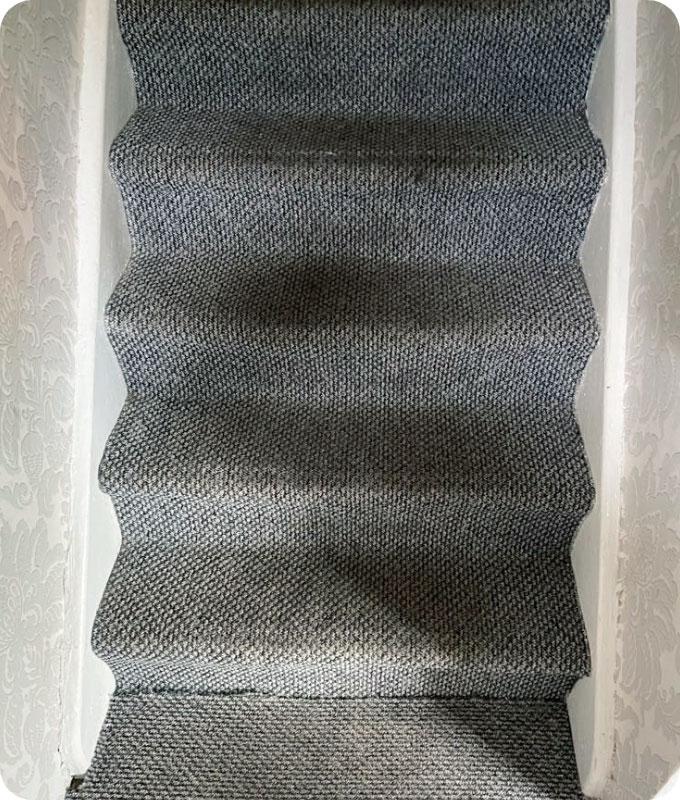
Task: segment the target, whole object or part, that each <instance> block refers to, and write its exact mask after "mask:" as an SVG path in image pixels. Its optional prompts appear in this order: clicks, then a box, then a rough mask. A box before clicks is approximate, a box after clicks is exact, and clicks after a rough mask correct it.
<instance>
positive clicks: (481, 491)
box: [100, 392, 592, 515]
mask: <svg viewBox="0 0 680 800" xmlns="http://www.w3.org/2000/svg"><path fill="white" fill-rule="evenodd" d="M376 408H379V409H380V413H379V414H378V413H376ZM100 482H101V484H102V487H103V488H104V489H105V490H106V491H108V492H109V493H111V494H114V495H117V494H120V493H125V492H137V493H146V494H160V495H166V496H167V495H182V496H189V497H195V498H210V499H213V500H216V501H225V502H229V501H231V500H233V499H235V498H239V497H245V496H249V497H252V498H253V499H255V500H257V499H261V500H262V501H265V500H266V499H270V500H274V501H280V502H283V501H285V500H289V501H291V500H292V501H296V500H297V501H298V502H299V503H300V505H301V506H308V505H309V504H310V503H311V504H312V505H314V504H315V503H318V502H323V501H331V500H338V499H339V500H341V501H342V500H346V501H348V502H350V503H351V502H358V501H359V500H360V499H361V498H376V500H377V501H380V502H388V501H391V502H396V501H398V500H399V499H400V498H402V499H404V498H412V499H415V500H418V501H420V502H422V503H425V504H427V503H436V502H438V501H442V500H444V501H445V502H450V501H451V500H454V501H455V498H456V497H460V498H465V497H467V500H468V502H470V501H471V500H472V499H473V498H477V499H482V500H484V499H486V501H487V502H488V503H498V504H501V505H505V506H506V507H507V506H509V507H515V508H516V509H517V510H518V511H519V510H520V509H521V508H523V507H529V508H535V509H541V508H543V509H552V510H554V511H556V512H560V511H561V512H563V513H564V514H567V515H568V514H571V515H574V514H576V515H578V514H583V513H585V512H586V511H587V510H588V508H589V507H590V503H591V500H592V493H591V484H590V477H589V471H588V466H587V463H586V459H585V454H584V451H583V444H582V441H581V438H580V433H579V430H578V426H577V424H576V420H575V418H574V415H573V411H572V409H571V408H567V409H564V408H563V407H562V406H561V405H558V406H557V407H556V408H551V407H550V406H549V405H548V404H546V403H545V402H544V401H543V398H542V396H541V395H538V396H537V397H536V398H535V399H534V402H533V404H531V405H530V404H529V403H528V401H527V398H526V396H522V395H520V396H519V398H518V399H517V400H516V401H513V398H512V396H511V395H509V393H507V392H506V393H505V394H503V393H502V392H499V393H498V394H492V395H491V397H489V398H486V399H484V392H482V393H481V395H478V396H473V397H472V398H471V397H470V395H467V398H465V397H464V398H463V399H462V400H461V401H459V403H458V404H457V405H456V404H453V403H451V402H449V403H444V404H442V405H439V404H437V403H436V401H435V402H433V403H432V404H431V405H430V406H429V407H420V408H418V407H416V408H410V407H408V406H401V407H399V406H397V407H395V408H389V407H384V406H382V407H381V405H380V402H379V400H378V404H377V405H368V406H367V407H365V408H362V407H361V406H359V407H355V408H352V407H348V406H346V405H344V404H339V405H334V404H333V403H332V402H331V401H329V402H327V403H326V404H325V405H321V406H318V407H317V406H314V405H310V404H307V405H304V404H297V403H293V404H290V403H284V402H279V401H274V402H272V401H270V400H268V399H266V398H265V399H258V398H255V399H252V398H243V397H238V396H235V397H234V398H233V399H232V400H231V401H228V400H227V401H225V400H218V401H216V402H212V403H211V402H209V400H206V401H205V402H203V403H186V404H182V403H179V402H177V401H174V402H166V401H164V400H157V399H153V398H140V397H135V396H133V395H132V396H129V397H128V400H127V401H126V404H125V407H124V409H123V411H122V413H121V415H120V418H119V420H118V422H117V424H116V426H115V428H114V431H113V433H112V434H111V437H110V439H109V442H108V444H107V446H106V450H105V453H104V456H103V459H102V464H101V467H100Z"/></svg>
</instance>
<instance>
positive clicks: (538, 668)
mask: <svg viewBox="0 0 680 800" xmlns="http://www.w3.org/2000/svg"><path fill="white" fill-rule="evenodd" d="M607 10H608V9H607V2H606V0H566V2H560V3H553V2H547V1H546V2H536V0H531V2H529V0H476V2H464V1H462V0H460V1H459V2H439V1H438V0H431V1H430V2H423V3H414V2H401V1H398V0H382V1H378V0H375V1H373V2H353V1H352V0H345V1H344V2H292V0H291V2H284V1H283V0H280V1H279V2H268V1H267V2H266V1H265V0H258V1H257V2H256V1H254V0H253V1H250V2H249V1H248V0H241V2H229V1H228V0H200V1H199V0H119V12H120V22H121V27H122V30H123V34H124V38H125V40H126V43H127V45H128V49H129V51H130V55H131V58H132V62H133V67H134V71H135V78H136V84H137V90H138V97H139V110H138V112H137V113H136V114H135V115H134V117H133V118H132V119H131V120H130V122H129V124H128V125H127V126H126V128H125V129H124V131H123V132H122V133H121V135H120V137H119V138H118V139H117V141H116V143H115V144H114V147H113V150H112V154H111V165H112V171H113V173H114V175H115V177H116V179H117V181H118V183H119V185H120V187H121V191H122V195H123V200H124V203H125V208H126V212H127V216H128V221H129V225H130V231H131V235H132V242H133V253H132V258H131V261H130V264H129V265H128V268H127V270H126V272H125V274H124V276H123V278H122V280H121V281H120V283H119V285H118V287H117V288H116V290H115V292H114V294H113V296H112V297H111V300H110V302H109V304H108V308H107V326H108V331H109V334H110V337H111V341H112V343H113V346H114V349H115V351H116V354H117V356H118V359H119V361H120V364H121V367H122V370H123V373H124V376H125V379H126V381H127V384H128V387H129V392H130V393H129V396H128V400H127V403H126V406H125V408H124V409H123V412H122V414H121V417H120V420H119V422H118V424H117V425H116V428H115V430H114V432H113V434H112V436H111V438H110V441H109V443H108V446H107V448H106V452H105V455H104V458H103V461H102V465H101V472H100V475H101V482H102V486H103V488H104V489H105V490H106V491H108V492H109V493H110V494H111V496H112V498H113V501H114V505H115V507H116V511H117V513H118V517H119V520H120V524H121V530H122V535H123V543H122V547H121V552H120V556H119V558H118V561H117V563H116V566H115V567H114V571H113V574H112V576H111V579H110V581H109V585H108V587H107V591H106V593H105V596H104V599H103V602H102V605H101V608H100V610H99V613H98V616H97V620H96V623H95V630H94V634H93V642H94V647H95V650H96V652H97V653H99V654H100V655H101V656H102V658H104V659H105V661H106V662H107V663H108V664H109V665H110V666H111V667H112V669H113V671H114V673H115V676H116V680H117V694H116V696H115V698H114V700H113V704H112V708H111V712H110V715H109V718H108V720H107V723H106V725H105V729H104V732H103V734H102V739H101V742H100V745H99V748H98V751H97V755H96V757H95V761H94V764H93V767H92V769H91V771H90V773H88V776H87V777H86V779H85V782H84V783H83V785H82V786H81V787H80V789H78V790H77V792H75V793H76V794H77V795H84V796H86V797H92V798H102V800H106V799H107V798H117V797H131V798H134V797H142V796H143V797H150V796H151V797H175V796H176V797H210V798H213V797H230V798H250V797H253V798H254V797H281V798H284V797H286V798H288V797H298V798H313V797H350V796H352V797H376V798H383V797H384V798H388V797H451V798H464V797H465V798H469V797H480V798H484V797H489V798H497V797H498V798H500V797H504V798H505V797H510V798H512V797H518V798H519V797H521V798H532V799H533V798H560V799H561V798H575V797H578V789H577V787H576V783H575V773H574V764H573V754H572V752H571V744H570V741H569V732H568V724H567V723H566V722H565V720H566V716H565V715H566V712H565V708H564V697H565V695H566V693H567V692H568V691H569V689H570V688H571V686H572V685H573V683H574V682H575V681H576V680H577V679H578V678H579V677H580V676H582V675H584V674H586V673H587V671H588V668H589V655H588V646H587V642H586V638H585V634H584V629H583V623H582V619H581V615H580V611H579V607H578V599H577V596H576V590H575V584H574V577H573V573H572V568H571V563H570V546H571V542H572V539H573V536H574V533H575V531H576V529H577V527H578V525H579V523H580V521H581V520H582V518H583V516H584V515H585V514H586V513H587V511H588V509H589V507H590V505H591V503H592V498H593V490H592V485H591V480H590V474H589V469H588V465H587V461H586V458H585V454H584V452H583V445H582V441H581V437H580V433H579V430H578V426H577V423H576V420H575V416H574V409H573V400H574V392H575V390H576V386H577V384H578V381H579V379H580V376H581V374H582V371H583V368H584V366H585V364H586V362H587V359H588V357H589V355H590V353H591V351H592V349H593V347H594V346H595V343H596V341H597V337H598V325H597V320H596V317H595V313H594V311H593V308H592V304H591V302H590V299H589V296H588V292H587V289H586V286H585V283H584V280H583V276H582V272H581V267H580V264H579V258H578V254H579V247H580V245H581V242H582V239H583V236H584V234H585V230H586V226H587V223H588V220H589V216H590V211H591V207H592V203H593V201H594V198H595V195H596V193H597V190H598V187H599V185H600V182H601V180H602V175H603V172H604V155H603V151H602V147H601V145H600V143H599V142H598V141H597V139H596V138H595V137H594V135H593V134H592V132H591V131H590V128H589V126H588V122H587V119H586V116H585V92H586V88H587V84H588V79H589V76H590V72H591V67H592V60H593V57H594V54H595V50H596V47H597V44H598V42H599V40H600V37H601V34H602V30H603V26H604V23H605V19H606V15H607ZM243 693H249V695H248V697H247V698H246V699H244V698H243V697H236V696H235V695H242V694H243ZM272 696H282V697H285V698H287V699H285V700H276V699H272ZM399 697H401V698H405V699H402V700H389V701H388V700H384V699H378V698H399ZM425 697H429V698H440V699H429V700H424V699H423V698H425ZM310 698H317V700H315V701H312V700H311V699H310ZM334 698H335V699H334ZM340 698H355V699H354V700H351V701H350V700H346V699H344V700H343V699H340ZM407 698H410V699H407ZM418 698H420V699H418ZM444 698H459V699H457V700H448V699H444ZM460 698H476V699H475V700H474V701H472V700H464V699H460Z"/></svg>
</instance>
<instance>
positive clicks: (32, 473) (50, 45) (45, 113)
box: [0, 0, 82, 798]
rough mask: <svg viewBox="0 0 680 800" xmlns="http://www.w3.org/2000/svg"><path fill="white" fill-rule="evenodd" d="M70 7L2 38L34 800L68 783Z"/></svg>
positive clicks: (1, 109)
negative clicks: (64, 758) (63, 740)
mask: <svg viewBox="0 0 680 800" xmlns="http://www.w3.org/2000/svg"><path fill="white" fill-rule="evenodd" d="M80 11H81V7H80V4H79V3H77V2H74V0H33V2H31V3H24V4H21V5H19V6H16V7H15V8H14V9H12V10H11V11H10V12H9V14H8V16H7V18H6V19H5V22H4V24H3V25H2V28H1V29H0V75H1V84H0V528H1V530H0V770H1V771H2V775H3V778H4V779H5V782H6V783H7V785H8V787H9V788H10V789H12V790H13V791H16V792H18V793H21V794H22V795H24V796H27V797H34V798H51V797H56V796H58V795H59V794H61V792H62V788H63V783H64V774H63V768H62V764H61V759H60V756H59V743H60V736H61V730H60V728H61V720H62V714H61V690H62V686H63V677H64V676H63V669H64V660H63V656H64V580H65V564H66V558H67V549H68V547H69V534H70V531H71V523H72V504H71V497H72V494H71V488H72V483H71V468H72V449H71V441H72V434H73V418H74V380H75V355H74V354H75V343H76V316H77V315H76V294H77V281H76V269H75V264H76V259H77V250H78V241H77V231H76V218H77V213H76V199H75V198H76V174H77V155H78V96H79V84H80V59H81V32H82V24H81V22H82V20H81V14H80Z"/></svg>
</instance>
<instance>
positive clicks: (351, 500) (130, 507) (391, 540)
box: [113, 488, 581, 559]
mask: <svg viewBox="0 0 680 800" xmlns="http://www.w3.org/2000/svg"><path fill="white" fill-rule="evenodd" d="M367 494H368V496H366V495H367ZM113 501H114V506H115V509H116V512H117V514H118V518H119V520H120V523H121V528H122V532H123V536H124V538H125V539H126V540H129V541H130V542H141V543H144V542H153V541H154V540H158V541H159V542H160V543H161V544H162V543H167V546H171V543H172V542H177V543H179V544H182V543H184V544H187V543H196V544H197V545H200V544H202V543H206V542H216V543H217V542H221V543H224V545H225V546H228V545H238V544H241V545H243V544H247V543H248V542H255V543H264V544H267V543H271V544H275V543H277V542H293V543H295V542H297V544H298V545H299V546H301V547H302V546H304V545H306V544H310V543H315V542H316V543H323V542H327V543H329V546H330V545H333V546H338V543H351V542H353V541H355V542H358V543H360V544H361V547H362V548H363V549H370V548H371V546H373V547H374V548H376V549H377V550H378V551H379V550H380V549H381V548H382V549H384V548H387V547H390V546H391V547H395V546H403V547H405V548H406V549H407V550H408V548H409V547H412V548H414V549H418V548H424V549H426V546H427V545H428V543H431V546H432V547H433V548H439V549H440V550H443V551H446V552H449V553H451V552H455V550H456V548H459V547H461V546H463V547H464V550H465V552H466V553H478V554H479V555H478V557H479V558H489V559H491V558H493V557H495V556H497V555H498V554H499V553H502V552H504V550H505V549H507V550H508V551H510V550H513V549H514V550H515V551H516V552H519V553H522V552H543V551H545V552H546V553H558V554H559V553H561V554H564V553H568V552H569V550H570V546H571V540H572V537H573V534H574V531H575V529H576V527H577V526H578V524H579V522H580V517H581V513H580V511H573V510H570V509H568V508H563V509H560V508H559V507H558V506H556V507H554V508H546V507H540V506H539V504H538V502H537V501H536V499H534V506H533V507H532V505H531V504H530V503H529V502H526V503H522V502H519V501H515V502H514V503H513V502H512V500H511V499H505V501H503V500H499V498H497V497H493V498H486V499H485V498H484V497H479V498H478V499H477V500H474V499H471V498H470V497H469V496H464V495H460V496H458V497H456V496H455V495H452V496H449V497H443V496H436V495H433V496H432V497H431V498H424V499H419V498H417V497H416V498H414V497H409V496H408V494H407V493H401V494H399V493H396V492H395V493H394V494H393V496H392V497H390V498H389V502H386V501H385V497H384V496H382V497H381V495H380V493H378V492H375V495H374V496H371V495H370V493H367V492H364V493H362V492H361V491H360V490H355V491H352V489H351V488H349V489H348V492H347V494H346V495H345V496H343V495H342V494H339V493H338V494H336V496H327V497H325V498H324V497H321V496H320V493H318V492H317V493H313V492H312V491H310V492H308V493H306V495H305V493H303V492H300V493H299V496H298V497H297V498H295V497H288V498H286V497H278V498H276V497H266V496H262V495H261V494H260V495H258V494H256V493H255V492H252V493H250V494H249V493H248V492H247V491H244V492H242V493H241V494H240V495H237V494H234V495H233V496H232V497H228V496H225V497H223V498H221V499H219V500H212V501H211V500H207V499H203V500H201V499H198V498H190V497H180V496H177V495H175V496H172V495H166V496H164V495H162V494H156V495H149V494H138V493H134V492H125V493H116V494H114V495H113ZM348 531H350V532H351V534H348ZM392 534H393V535H392ZM371 543H373V545H371ZM400 543H401V544H400ZM461 543H462V544H461ZM348 546H349V545H348ZM546 557H547V556H546Z"/></svg>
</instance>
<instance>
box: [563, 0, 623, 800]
mask: <svg viewBox="0 0 680 800" xmlns="http://www.w3.org/2000/svg"><path fill="white" fill-rule="evenodd" d="M636 29H637V0H614V2H613V3H612V17H611V19H610V22H609V26H608V29H607V32H606V34H605V38H604V41H603V43H602V47H601V50H600V53H599V56H598V59H597V63H596V68H595V71H594V75H593V80H592V83H591V87H590V91H589V96H588V116H589V119H590V124H591V126H592V127H593V129H594V130H595V132H596V133H597V134H598V135H599V136H600V138H601V139H602V141H603V143H604V146H605V149H606V151H607V159H608V175H607V178H606V180H605V183H604V185H603V187H602V191H601V193H600V196H599V198H598V201H597V203H596V206H595V209H594V212H593V218H592V221H591V224H590V227H589V230H588V235H587V237H586V241H585V242H584V245H583V248H582V252H581V257H582V261H583V268H584V272H585V276H586V280H587V282H588V286H589V289H590V293H591V296H592V298H593V302H594V304H595V308H596V309H597V312H598V316H599V319H600V325H601V327H602V333H603V335H602V338H601V341H600V344H599V346H598V348H597V350H596V352H595V353H594V354H593V357H592V358H591V361H590V363H589V364H588V367H587V369H586V372H585V375H584V379H583V382H582V385H581V388H580V391H579V393H578V395H577V398H576V411H577V416H578V418H579V423H580V425H581V430H582V432H583V438H584V441H585V446H586V451H587V453H588V458H589V462H590V465H591V470H592V474H593V480H594V483H595V486H596V490H597V499H596V501H595V505H594V507H593V510H592V512H591V513H590V514H589V516H588V517H587V518H586V520H585V521H584V523H583V525H582V526H581V529H580V531H579V533H578V535H577V537H576V541H575V544H574V549H573V553H572V559H573V564H574V571H575V573H576V580H577V584H578V590H579V597H580V600H581V605H582V607H583V614H584V618H585V623H586V627H587V629H588V638H589V641H590V649H591V657H592V673H591V675H590V677H588V678H584V679H583V680H581V681H579V683H578V684H577V685H576V687H575V688H574V691H573V692H572V693H571V695H570V697H569V701H568V705H569V716H570V720H571V726H572V733H573V736H574V746H575V751H576V759H577V763H578V767H579V774H580V777H581V783H582V786H583V789H584V792H585V794H587V795H588V796H590V797H599V796H600V795H601V793H602V791H603V790H604V787H605V784H606V781H607V779H608V777H609V774H610V769H611V763H612V757H613V748H614V689H615V685H614V670H615V655H616V614H617V593H616V581H617V571H618V563H617V561H618V559H617V556H618V537H619V514H620V508H621V479H622V466H623V433H624V427H623V426H624V415H623V411H624V405H623V403H624V393H625V356H626V331H627V316H628V282H629V273H630V246H631V230H632V218H631V215H632V200H633V161H634V145H635V130H634V123H635V88H636V87H635V82H636Z"/></svg>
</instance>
